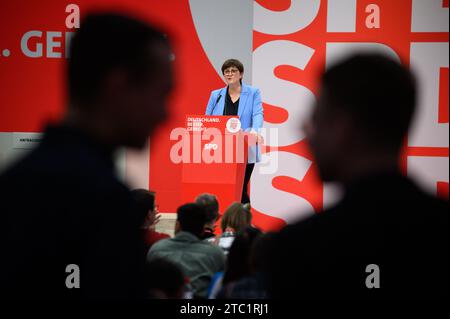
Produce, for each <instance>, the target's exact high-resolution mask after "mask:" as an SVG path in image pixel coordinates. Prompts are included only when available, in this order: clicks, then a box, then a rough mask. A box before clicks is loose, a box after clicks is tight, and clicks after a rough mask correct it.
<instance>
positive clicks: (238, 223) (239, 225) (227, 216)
mask: <svg viewBox="0 0 450 319" xmlns="http://www.w3.org/2000/svg"><path fill="white" fill-rule="evenodd" d="M251 222H252V214H251V212H250V204H241V203H238V202H234V203H233V204H231V205H230V206H229V207H228V208H227V210H226V211H225V213H224V214H223V216H222V221H221V225H220V226H221V228H222V232H225V231H232V232H239V231H241V230H243V229H244V228H246V227H248V226H250V225H251Z"/></svg>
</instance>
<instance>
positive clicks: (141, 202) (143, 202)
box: [131, 189, 156, 228]
mask: <svg viewBox="0 0 450 319" xmlns="http://www.w3.org/2000/svg"><path fill="white" fill-rule="evenodd" d="M131 196H132V197H133V200H134V202H135V207H136V211H137V213H138V214H139V218H140V220H142V226H143V228H148V227H149V226H150V225H152V224H153V222H154V221H155V217H156V210H155V193H154V192H150V191H148V190H146V189H134V190H132V191H131Z"/></svg>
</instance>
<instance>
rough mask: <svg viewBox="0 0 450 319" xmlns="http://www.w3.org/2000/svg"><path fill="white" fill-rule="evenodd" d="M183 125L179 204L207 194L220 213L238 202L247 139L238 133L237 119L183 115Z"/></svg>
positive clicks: (242, 180) (242, 178) (245, 135)
mask: <svg viewBox="0 0 450 319" xmlns="http://www.w3.org/2000/svg"><path fill="white" fill-rule="evenodd" d="M185 124H186V130H187V131H186V136H185V139H184V143H183V153H184V154H183V161H182V186H181V187H182V190H181V197H182V201H183V203H186V202H193V201H194V199H195V198H196V197H197V196H198V195H199V194H201V193H211V194H214V195H216V196H217V199H218V201H219V205H220V210H221V211H222V212H223V211H224V210H225V209H226V207H228V206H229V205H230V204H231V203H232V202H234V201H238V202H240V201H241V196H242V187H243V183H244V176H245V168H246V164H247V146H248V143H249V136H248V135H247V134H246V133H244V132H242V131H241V129H240V121H239V119H238V117H237V116H207V115H187V116H186V123H185ZM185 152H187V153H185Z"/></svg>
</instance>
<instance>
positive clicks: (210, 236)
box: [195, 193, 219, 241]
mask: <svg viewBox="0 0 450 319" xmlns="http://www.w3.org/2000/svg"><path fill="white" fill-rule="evenodd" d="M195 202H196V203H197V204H199V205H202V206H203V207H204V208H205V211H206V223H205V227H204V229H203V235H202V236H201V239H206V240H207V241H211V240H214V238H215V236H216V235H215V234H214V232H215V229H216V222H217V220H218V219H219V202H218V201H217V197H216V196H215V195H212V194H207V193H205V194H201V195H199V196H198V197H197V198H196V199H195Z"/></svg>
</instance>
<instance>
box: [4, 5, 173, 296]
mask: <svg viewBox="0 0 450 319" xmlns="http://www.w3.org/2000/svg"><path fill="white" fill-rule="evenodd" d="M170 54H171V50H170V46H169V43H168V40H167V38H166V36H165V35H164V34H163V33H162V32H161V31H159V30H157V29H155V28H154V27H152V26H149V25H148V24H147V23H145V22H143V21H140V20H137V19H135V18H132V17H127V16H123V15H119V14H115V13H97V14H90V15H88V16H86V18H85V19H84V20H82V23H81V27H80V28H79V29H78V30H77V32H76V33H75V35H74V37H73V39H72V41H71V45H70V58H69V60H68V61H67V85H68V108H67V112H66V114H65V116H64V118H63V120H62V122H61V123H59V124H56V125H54V124H53V125H49V126H47V128H46V129H45V131H44V136H43V140H42V143H40V145H39V146H38V147H37V148H36V149H35V150H34V151H32V152H31V154H29V155H28V156H27V157H25V158H24V159H22V160H21V161H19V162H18V163H16V164H15V165H14V166H12V167H11V168H10V169H9V170H8V171H6V172H5V173H4V174H3V175H2V176H1V177H0V193H1V194H2V200H1V204H0V205H1V209H0V211H1V213H2V217H3V224H2V225H3V231H2V235H1V236H2V240H1V242H2V245H4V247H3V248H2V263H1V264H2V265H1V272H0V276H1V282H0V289H1V295H2V296H5V297H29V298H140V297H142V296H143V294H144V293H145V292H144V285H143V282H144V280H143V273H144V261H145V259H143V258H142V249H143V248H142V246H141V240H140V236H139V235H140V234H139V227H140V225H142V223H143V220H142V219H141V218H138V214H137V213H135V206H134V203H133V199H132V196H131V194H130V191H129V189H128V188H127V186H125V185H124V184H123V183H122V182H120V181H119V179H118V178H117V177H116V173H115V167H114V162H113V153H114V151H115V150H116V149H117V148H118V147H120V146H127V147H132V148H142V147H143V146H144V145H145V143H146V141H147V139H148V137H149V136H150V135H151V134H152V133H153V131H154V130H155V128H156V127H157V126H158V125H159V124H160V123H161V122H163V121H164V120H165V119H166V117H167V114H166V113H167V112H166V99H167V97H168V95H169V93H170V92H171V89H172V74H171V68H172V67H171V62H170ZM69 264H71V265H76V267H78V269H79V272H76V271H75V270H74V271H70V270H69V271H66V267H67V266H68V265H69ZM68 269H71V268H68ZM77 274H79V276H78V275H77ZM70 275H73V276H77V277H78V278H79V286H78V284H77V286H78V287H79V288H78V287H77V286H75V288H73V287H74V286H73V284H74V283H76V282H77V280H76V279H75V277H70ZM68 287H72V288H68Z"/></svg>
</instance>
